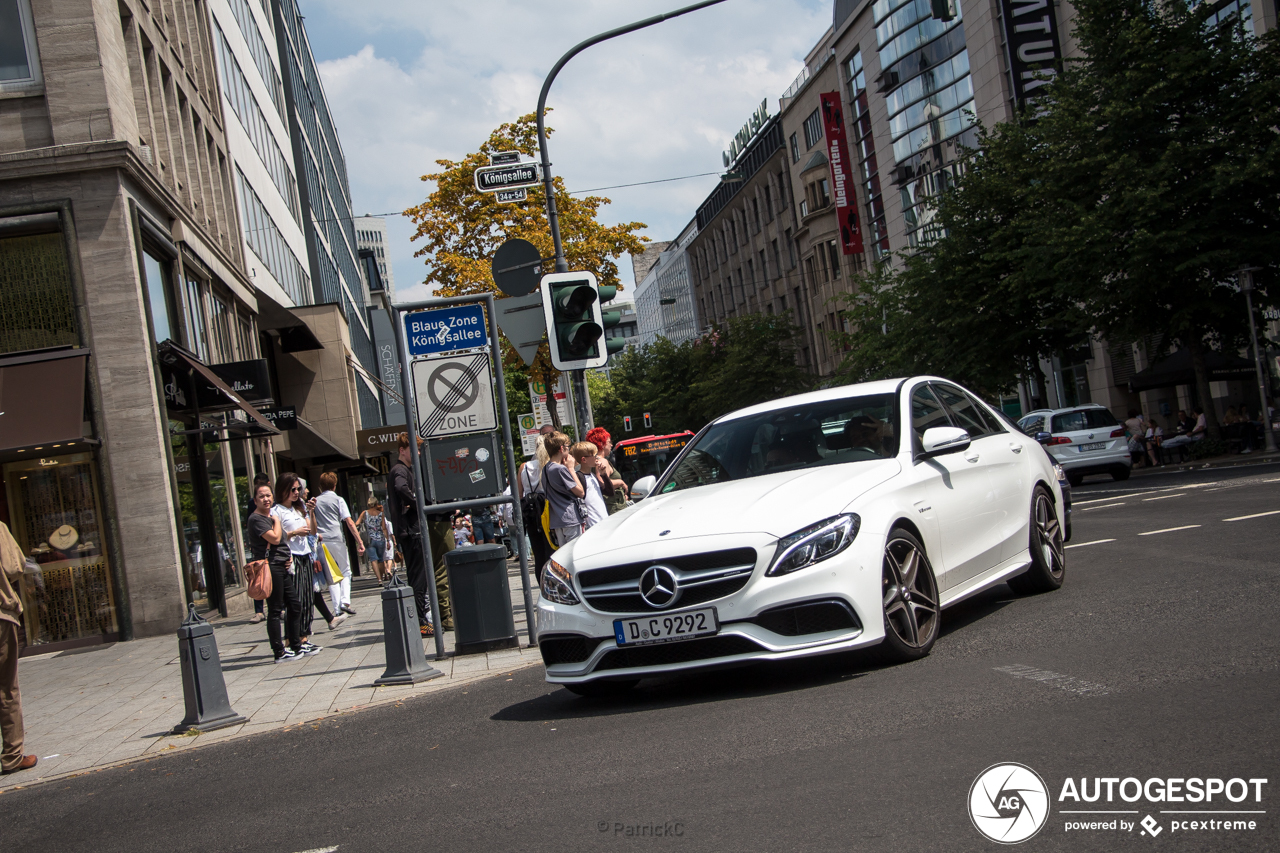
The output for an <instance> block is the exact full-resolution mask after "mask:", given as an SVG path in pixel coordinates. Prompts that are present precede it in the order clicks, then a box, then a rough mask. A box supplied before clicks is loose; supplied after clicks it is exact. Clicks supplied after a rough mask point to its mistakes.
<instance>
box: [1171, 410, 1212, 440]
mask: <svg viewBox="0 0 1280 853" xmlns="http://www.w3.org/2000/svg"><path fill="white" fill-rule="evenodd" d="M1192 411H1193V412H1195V414H1196V419H1195V421H1194V422H1192V421H1191V420H1190V418H1188V419H1187V420H1185V421H1183V423H1182V424H1181V425H1180V426H1179V432H1181V431H1182V427H1183V426H1185V425H1186V424H1188V423H1190V424H1191V427H1190V429H1189V430H1188V431H1187V432H1186V433H1185V434H1181V435H1175V436H1174V437H1173V438H1171V439H1169V440H1168V441H1166V442H1165V443H1164V446H1165V447H1183V446H1185V445H1188V444H1191V443H1192V442H1194V441H1202V440H1203V439H1204V436H1205V431H1206V424H1205V417H1204V409H1203V408H1201V407H1200V406H1192ZM1179 414H1182V413H1181V412H1179Z"/></svg>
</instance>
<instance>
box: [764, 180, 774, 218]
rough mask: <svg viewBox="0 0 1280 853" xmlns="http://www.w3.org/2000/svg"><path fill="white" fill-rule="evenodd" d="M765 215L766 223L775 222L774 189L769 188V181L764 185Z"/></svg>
mask: <svg viewBox="0 0 1280 853" xmlns="http://www.w3.org/2000/svg"><path fill="white" fill-rule="evenodd" d="M764 215H765V218H766V221H768V222H772V221H773V188H772V187H770V186H769V182H768V180H766V181H765V185H764Z"/></svg>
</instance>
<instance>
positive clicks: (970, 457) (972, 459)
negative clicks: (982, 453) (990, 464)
mask: <svg viewBox="0 0 1280 853" xmlns="http://www.w3.org/2000/svg"><path fill="white" fill-rule="evenodd" d="M964 461H966V462H977V461H978V454H976V453H974V454H972V455H970V454H968V453H966V454H965V455H964Z"/></svg>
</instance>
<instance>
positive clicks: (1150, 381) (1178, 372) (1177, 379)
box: [1129, 347, 1256, 393]
mask: <svg viewBox="0 0 1280 853" xmlns="http://www.w3.org/2000/svg"><path fill="white" fill-rule="evenodd" d="M1204 360H1205V365H1206V366H1207V367H1208V368H1209V381H1211V382H1226V381H1227V380H1229V379H1253V378H1254V377H1255V376H1256V371H1255V368H1254V366H1253V362H1251V361H1249V359H1247V358H1241V357H1240V356H1238V355H1231V354H1228V353H1223V352H1207V353H1205V357H1204ZM1195 381H1196V375H1195V371H1194V370H1192V368H1191V350H1189V349H1187V348H1186V347H1183V348H1182V349H1180V350H1178V351H1176V352H1174V353H1173V354H1171V355H1168V356H1166V357H1165V358H1163V359H1161V360H1160V361H1158V362H1156V363H1155V364H1153V365H1151V366H1150V367H1148V368H1147V369H1146V370H1142V371H1139V372H1138V373H1135V374H1133V377H1132V378H1130V379H1129V390H1130V391H1131V392H1134V393H1137V392H1138V391H1149V390H1151V389H1153V388H1172V387H1174V386H1175V385H1194V384H1195Z"/></svg>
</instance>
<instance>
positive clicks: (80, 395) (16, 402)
mask: <svg viewBox="0 0 1280 853" xmlns="http://www.w3.org/2000/svg"><path fill="white" fill-rule="evenodd" d="M88 358H89V350H87V349H60V350H55V351H51V352H41V353H28V354H26V355H20V356H13V357H11V358H0V452H3V451H7V450H18V449H27V448H36V447H39V448H41V449H42V450H44V449H46V448H47V447H49V446H52V445H54V444H63V445H65V444H72V446H73V447H74V446H77V445H78V444H79V443H80V442H81V441H82V440H83V439H84V428H83V424H84V379H85V363H86V362H87V360H88ZM59 449H61V448H59Z"/></svg>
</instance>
